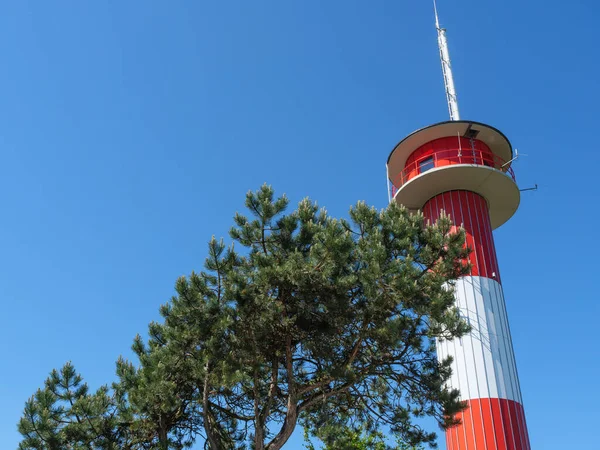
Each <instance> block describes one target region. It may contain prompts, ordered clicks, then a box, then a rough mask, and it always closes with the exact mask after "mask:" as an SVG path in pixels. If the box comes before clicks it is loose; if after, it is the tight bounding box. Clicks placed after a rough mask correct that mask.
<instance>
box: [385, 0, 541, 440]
mask: <svg viewBox="0 0 600 450" xmlns="http://www.w3.org/2000/svg"><path fill="white" fill-rule="evenodd" d="M434 8H435V23H436V29H437V33H438V47H439V51H440V59H441V63H442V73H443V77H444V85H445V89H446V98H447V102H448V111H449V114H450V120H449V121H446V122H441V123H436V124H433V125H429V126H426V127H425V128H422V129H420V130H417V131H415V132H414V133H412V134H410V135H409V136H407V137H405V138H404V139H403V140H402V141H400V142H399V143H398V144H397V145H396V146H395V147H394V149H393V150H392V152H391V153H390V156H389V157H388V160H387V177H388V188H389V196H390V201H395V202H397V203H399V204H402V205H404V206H406V207H407V208H409V209H411V210H414V211H421V212H422V213H423V215H424V217H425V220H426V221H429V222H431V223H433V222H435V221H436V220H437V219H438V218H439V217H440V215H441V214H442V212H443V211H445V213H446V214H447V215H449V216H450V218H451V219H452V220H453V222H454V224H455V225H456V226H462V227H463V229H464V231H465V233H466V245H467V246H468V248H470V249H471V250H472V251H471V253H470V255H469V259H470V263H471V271H470V273H469V274H467V275H465V276H462V277H461V278H460V279H459V280H457V281H456V284H455V285H454V286H453V290H454V296H455V302H456V307H457V308H458V310H459V311H460V314H461V316H462V318H463V319H464V320H465V321H466V322H467V323H468V324H469V325H470V326H471V331H470V333H469V334H468V335H465V336H463V337H462V338H458V339H453V340H439V341H438V342H437V343H436V345H437V354H438V358H439V359H440V360H444V359H446V358H448V357H452V360H453V361H452V377H451V379H450V381H449V387H450V388H455V389H458V390H459V391H460V395H461V400H463V401H465V402H466V403H467V408H466V409H465V410H464V411H463V412H461V413H460V414H459V415H458V419H460V421H461V423H460V425H457V426H455V427H452V428H450V429H448V430H447V432H446V447H447V449H448V450H530V448H531V447H530V444H529V437H528V433H527V425H526V422H525V413H524V410H523V400H522V397H521V389H520V386H519V378H518V374H517V366H516V361H515V355H514V351H513V345H512V340H511V335H510V327H509V323H508V316H507V312H506V304H505V300H504V293H503V290H502V278H501V272H500V269H499V266H498V260H497V258H496V250H495V245H494V236H493V230H495V229H496V228H498V227H500V226H501V225H502V224H504V223H505V222H506V221H508V220H509V219H510V218H511V217H512V216H513V215H514V213H515V212H516V211H517V208H518V206H519V202H520V191H519V188H518V185H517V182H516V179H515V174H514V172H513V169H512V162H513V161H514V158H515V155H514V153H513V148H512V145H511V143H510V141H509V140H508V138H507V137H506V136H505V135H504V134H503V133H502V132H501V131H499V130H498V129H496V128H494V127H492V126H490V125H486V124H483V123H480V122H475V121H471V120H461V119H460V114H459V110H458V101H457V95H456V90H455V87H454V79H453V76H452V68H451V65H450V55H449V52H448V44H447V41H446V30H445V29H443V28H441V27H440V24H439V19H438V13H437V7H436V5H435V0H434Z"/></svg>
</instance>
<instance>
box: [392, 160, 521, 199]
mask: <svg viewBox="0 0 600 450" xmlns="http://www.w3.org/2000/svg"><path fill="white" fill-rule="evenodd" d="M455 164H469V165H478V166H486V167H491V168H493V169H496V170H498V171H500V172H503V173H504V174H506V175H507V176H509V177H511V178H512V179H513V181H516V178H515V173H514V171H513V169H512V167H510V166H509V165H508V164H507V163H506V161H504V160H503V159H502V158H500V157H499V156H496V155H495V154H493V153H490V152H484V151H481V150H477V149H462V150H461V149H451V150H439V151H436V152H434V153H431V154H428V155H424V156H422V157H420V158H418V159H416V160H415V161H413V162H411V163H410V164H408V165H407V166H405V167H404V169H403V170H402V172H400V174H398V175H397V176H396V177H395V179H393V180H390V181H391V182H392V197H394V196H395V195H396V192H398V190H399V189H400V188H401V187H402V186H404V184H406V183H407V182H408V181H409V180H411V179H413V178H415V177H416V176H418V175H421V174H422V173H425V172H427V171H428V170H430V169H434V168H438V167H445V166H450V165H455Z"/></svg>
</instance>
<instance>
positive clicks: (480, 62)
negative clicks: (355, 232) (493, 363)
mask: <svg viewBox="0 0 600 450" xmlns="http://www.w3.org/2000/svg"><path fill="white" fill-rule="evenodd" d="M439 8H440V13H441V20H442V25H444V26H445V27H447V28H448V37H449V41H450V51H451V56H452V60H453V65H454V70H455V78H456V84H457V90H458V96H459V102H460V107H461V113H462V117H463V118H465V119H472V120H476V121H481V122H485V123H489V124H491V125H493V126H495V127H498V128H499V129H501V130H502V131H503V132H504V133H505V134H506V135H507V136H508V137H509V138H510V139H511V141H512V143H513V145H514V146H515V147H517V148H518V149H519V150H520V152H521V153H523V154H526V155H527V156H523V157H522V158H521V159H519V160H518V161H517V162H516V163H515V165H514V169H515V171H516V174H517V179H518V181H519V183H520V185H521V187H522V188H525V187H530V186H532V185H533V184H535V183H537V184H538V185H539V187H540V189H539V190H538V191H537V192H528V193H524V194H523V198H522V203H521V207H520V209H519V211H518V212H517V214H516V215H515V217H513V218H512V219H511V220H510V221H509V222H508V223H507V224H505V225H504V226H502V227H501V228H500V229H498V230H497V231H496V233H495V237H496V245H497V251H498V257H499V260H500V267H501V271H502V279H503V284H504V289H505V295H506V299H507V306H508V312H509V318H510V321H511V328H512V333H513V341H514V344H515V352H516V357H517V362H518V369H519V374H520V378H521V387H522V390H523V396H524V403H525V410H526V414H527V421H528V424H529V434H530V436H531V443H532V447H533V448H536V449H544V450H554V449H561V450H562V449H565V448H569V449H576V448H590V447H591V445H592V442H596V441H597V439H595V438H592V434H596V428H595V427H596V426H597V423H596V422H597V417H598V414H597V405H598V403H599V401H600V396H599V393H598V392H599V391H598V386H597V383H598V370H599V369H600V354H599V350H598V349H599V347H598V345H597V344H596V341H597V336H598V332H597V317H598V313H600V308H599V306H598V301H597V300H598V298H599V296H598V293H597V291H596V289H595V288H594V287H593V286H594V283H592V281H594V280H597V278H598V275H597V270H598V267H599V263H598V254H599V252H600V245H599V243H598V239H596V237H595V235H596V234H597V225H595V224H596V223H597V221H598V218H599V216H598V194H599V189H598V187H597V186H598V185H597V181H598V177H597V170H598V166H600V156H599V154H600V153H599V148H598V138H597V130H598V123H599V122H598V103H599V100H600V87H599V84H598V72H599V69H600V67H599V62H598V61H599V59H598V48H597V45H596V41H597V40H596V36H595V34H594V31H595V29H596V28H597V24H596V23H595V19H597V17H599V13H600V6H598V4H597V2H594V1H592V0H574V1H571V2H568V3H565V2H558V1H554V0H547V1H542V0H531V1H528V2H522V1H517V0H505V1H502V2H500V1H494V2H492V1H475V0H456V1H453V2H450V1H449V0H441V1H440V3H439ZM0 59H1V60H2V64H1V65H0V67H1V69H0V157H1V159H0V206H1V210H2V214H1V217H2V220H0V249H1V253H0V301H1V304H2V314H0V342H1V343H2V353H3V358H2V359H0V399H1V400H2V408H0V436H1V437H0V442H1V445H2V448H7V449H8V448H15V447H16V445H17V442H18V441H19V435H18V434H17V432H16V423H17V420H18V418H19V416H20V413H21V410H22V408H23V404H24V402H25V400H26V399H27V397H28V396H29V395H31V394H32V393H33V392H34V391H35V389H36V388H38V387H39V386H41V384H42V382H43V380H44V379H45V377H46V375H47V373H48V372H49V371H50V370H51V369H52V368H54V367H59V366H61V365H62V364H63V363H64V362H65V361H67V360H71V361H72V362H73V363H74V364H75V366H76V367H77V369H78V370H79V371H81V372H82V373H83V375H84V376H85V378H86V380H87V381H88V382H89V383H90V385H91V386H93V387H95V386H98V385H99V384H102V383H105V382H108V381H110V380H112V379H113V376H114V362H115V360H116V359H117V357H118V356H119V355H120V354H125V355H129V354H130V351H129V347H130V345H131V342H132V339H133V337H134V336H135V334H136V333H138V332H144V331H145V330H146V326H147V323H148V322H149V321H150V320H153V319H156V318H157V316H158V314H157V310H158V306H159V305H160V304H161V303H163V302H165V301H167V300H168V299H169V298H170V296H171V295H172V293H173V284H174V281H175V279H176V278H177V277H178V276H180V275H182V274H188V273H189V272H191V271H192V270H193V269H198V268H199V267H200V266H201V264H202V261H203V259H204V256H205V250H206V242H207V241H208V239H210V237H211V235H213V234H214V235H216V236H226V235H227V230H228V228H229V226H230V225H231V223H232V221H231V218H232V216H233V214H234V212H235V211H236V210H240V209H241V207H242V205H243V198H244V194H245V193H246V191H248V190H249V189H255V188H257V187H259V186H260V185H261V184H262V183H263V182H268V183H269V184H272V185H273V186H274V187H275V189H276V190H277V192H279V193H284V192H285V193H287V195H288V196H289V197H290V198H291V199H292V201H293V202H294V203H295V202H297V201H298V200H299V199H301V198H302V197H304V196H310V197H312V198H314V199H316V200H318V201H319V203H320V204H322V205H324V206H326V207H327V208H328V210H329V211H330V212H331V213H332V214H334V215H344V214H346V212H347V209H348V207H349V205H351V204H353V203H354V202H356V201H357V200H359V199H360V200H366V201H367V202H369V203H371V204H374V205H376V206H378V207H384V206H385V204H386V201H387V194H386V190H385V161H386V158H387V156H388V153H389V151H390V150H391V148H392V147H393V146H394V145H395V144H396V143H397V141H399V140H400V139H401V138H402V137H404V136H405V135H406V134H408V133H410V132H412V131H413V130H415V129H417V128H420V127H422V126H425V125H428V124H431V123H434V122H438V121H443V120H446V118H447V110H446V105H445V98H444V94H443V87H442V78H441V73H440V67H439V61H438V59H437V49H436V36H435V30H434V28H433V17H432V7H431V5H430V3H429V2H428V1H419V2H415V1H413V2H402V1H392V0H389V1H383V0H376V1H372V2H359V1H355V0H346V1H341V0H335V1H334V0H331V1H328V2H322V1H318V0H305V1H302V2H276V1H266V0H264V1H262V0H259V1H255V2H249V1H245V0H244V1H243V0H238V1H233V0H231V1H220V2H217V1H207V2H199V1H197V2H194V1H187V2H184V1H181V2H166V1H163V2H159V1H141V0H140V1H133V0H132V1H127V2H122V1H103V2H80V1H75V0H73V1H59V0H57V1H54V2H29V1H14V2H4V3H3V5H2V14H0ZM594 299H596V300H594ZM299 442H300V440H296V441H294V442H293V443H291V444H290V445H289V448H290V449H295V448H298V449H299V448H301V445H300V443H299ZM442 447H443V444H442Z"/></svg>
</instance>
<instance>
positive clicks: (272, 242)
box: [19, 186, 468, 450]
mask: <svg viewBox="0 0 600 450" xmlns="http://www.w3.org/2000/svg"><path fill="white" fill-rule="evenodd" d="M246 207H247V208H248V210H249V211H250V213H251V215H252V217H250V218H247V217H246V216H243V215H240V214H236V215H235V217H234V223H235V225H234V226H233V228H232V229H231V231H230V236H231V238H232V239H233V241H234V244H235V245H236V247H234V245H233V244H232V245H229V246H227V245H226V244H225V243H224V241H223V240H216V239H214V238H213V239H211V241H210V242H209V245H208V257H207V259H206V261H205V264H204V270H202V271H200V272H198V273H196V272H193V273H192V274H191V275H190V276H189V277H182V278H180V279H178V280H177V282H176V285H175V289H176V295H175V296H174V297H173V298H172V299H171V301H170V302H168V303H166V304H165V305H163V306H162V307H161V309H160V312H161V315H162V317H163V321H162V322H161V323H151V324H150V326H149V332H148V335H149V338H148V340H147V342H144V340H143V339H142V338H141V337H139V336H138V337H137V338H136V339H135V341H134V344H133V350H134V351H135V353H136V355H137V357H138V359H139V363H138V364H136V365H134V364H132V363H131V362H129V361H126V360H124V359H119V361H118V362H117V375H118V382H116V383H114V384H113V386H112V389H110V390H109V389H107V388H101V389H100V390H99V391H98V392H96V393H95V394H89V393H88V392H87V387H85V385H84V384H82V381H81V378H80V377H79V375H77V374H75V371H74V369H73V368H72V366H70V365H67V366H65V368H64V369H63V371H62V372H61V373H60V374H58V373H57V372H53V373H52V374H51V376H50V378H49V381H48V382H47V383H46V388H45V389H43V390H41V391H38V393H36V395H34V396H33V397H32V398H31V399H30V400H29V401H28V402H27V404H26V407H25V412H24V416H23V418H22V419H21V422H20V424H19V430H20V431H21V433H22V434H23V436H24V440H23V442H22V443H21V446H20V448H21V449H54V448H60V449H63V448H64V449H67V448H73V449H75V448H86V449H92V448H93V449H105V448H106V449H108V448H124V449H126V448H131V449H145V448H148V449H150V448H158V449H171V448H173V449H181V448H185V447H189V446H191V445H192V443H193V442H195V441H197V440H201V441H204V442H205V448H210V449H212V450H215V449H218V450H221V449H225V450H229V449H241V448H252V449H255V450H260V449H268V450H276V449H279V448H281V447H282V446H283V445H284V444H285V443H286V442H287V440H288V438H289V437H290V435H291V434H292V432H293V431H294V429H295V428H296V427H297V426H302V427H304V429H305V432H306V433H307V434H308V435H310V436H316V437H318V438H321V439H324V440H325V442H327V439H329V440H330V441H331V443H335V440H333V441H332V440H331V439H333V438H331V436H333V434H332V433H334V431H340V430H345V431H344V433H345V434H343V435H340V436H345V437H344V439H346V441H344V442H345V443H343V445H346V444H347V445H355V444H356V446H355V447H352V446H350V447H348V448H367V447H364V446H363V447H360V445H363V444H364V445H367V446H369V445H370V447H368V448H375V449H378V447H377V446H378V445H380V444H381V445H384V444H383V441H381V439H380V433H381V430H382V429H383V428H385V429H387V430H390V432H391V434H392V435H393V436H395V437H396V438H398V439H399V440H400V442H405V443H406V445H409V446H418V445H420V444H421V443H429V444H431V445H432V446H435V434H434V433H430V432H427V431H426V430H423V429H421V428H420V427H419V426H418V425H416V424H415V423H414V422H413V419H414V418H415V417H421V416H431V417H434V418H436V419H437V420H438V422H439V424H440V425H441V426H442V427H447V426H450V425H452V424H453V423H454V422H453V420H452V419H450V417H453V415H454V413H456V412H457V411H459V410H460V409H461V408H462V407H463V405H462V403H461V402H459V400H458V392H456V391H450V390H448V389H446V388H445V382H446V381H447V380H448V378H449V377H450V362H449V361H443V362H441V363H438V361H437V360H436V356H435V347H434V339H448V338H452V337H456V336H460V335H462V334H464V333H465V332H467V331H468V328H467V326H466V324H464V323H463V322H462V321H461V320H460V318H459V315H458V312H457V311H456V309H455V308H454V307H453V301H454V300H453V294H452V289H451V287H452V280H454V279H455V278H457V277H458V276H459V275H461V274H462V273H465V271H466V270H467V267H465V266H464V264H463V263H462V258H464V257H465V255H466V250H464V235H463V233H462V232H459V233H456V232H451V226H452V224H451V223H450V221H449V220H448V219H447V218H445V217H442V219H440V220H439V221H438V223H436V224H433V225H428V224H425V223H424V221H423V217H422V216H421V215H420V214H409V212H408V211H407V210H406V209H404V208H403V207H400V206H397V205H395V204H392V205H390V206H389V207H388V208H386V209H385V210H383V211H377V210H375V209H374V208H371V207H368V206H367V205H365V204H364V203H361V202H359V203H357V204H356V205H355V206H354V207H352V208H351V210H350V213H349V219H348V220H345V219H335V218H332V217H329V215H328V214H327V212H326V211H325V210H323V209H319V208H318V206H317V205H316V204H315V203H314V202H311V201H309V200H303V201H301V202H300V204H299V205H298V207H297V209H296V210H294V211H292V212H290V213H288V214H286V213H285V211H286V209H287V207H288V200H287V199H286V198H285V197H280V198H277V199H275V198H274V193H273V190H272V189H271V188H270V187H268V186H263V187H262V188H261V189H259V190H258V191H257V192H250V193H248V195H247V196H246ZM357 424H361V425H360V427H357ZM361 427H364V428H361ZM351 430H362V431H359V434H358V435H355V434H353V433H356V431H351ZM363 432H364V433H363ZM339 439H341V438H338V440H339ZM361 439H362V440H361ZM365 439H366V440H365ZM361 442H362V443H363V444H361ZM111 445H112V447H111ZM331 445H333V444H331ZM336 445H338V447H335V448H344V447H339V445H342V444H339V441H338V443H337V444H336ZM373 445H375V446H374V447H373ZM331 448H334V447H331ZM399 448H400V447H399ZM408 448H411V447H408Z"/></svg>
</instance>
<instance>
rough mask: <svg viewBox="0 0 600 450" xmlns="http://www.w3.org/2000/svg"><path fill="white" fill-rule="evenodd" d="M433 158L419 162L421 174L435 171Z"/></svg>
mask: <svg viewBox="0 0 600 450" xmlns="http://www.w3.org/2000/svg"><path fill="white" fill-rule="evenodd" d="M433 168H434V164H433V156H430V157H429V158H425V159H422V160H421V161H419V173H423V172H427V171H428V170H429V169H433Z"/></svg>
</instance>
